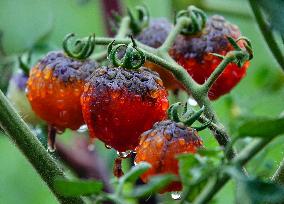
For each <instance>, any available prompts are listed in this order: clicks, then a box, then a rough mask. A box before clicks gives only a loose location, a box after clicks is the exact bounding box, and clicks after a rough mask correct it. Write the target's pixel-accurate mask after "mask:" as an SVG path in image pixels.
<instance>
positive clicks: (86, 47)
mask: <svg viewBox="0 0 284 204" xmlns="http://www.w3.org/2000/svg"><path fill="white" fill-rule="evenodd" d="M74 37H75V34H74V33H70V34H68V35H66V37H65V39H64V41H63V50H64V52H65V53H66V54H67V55H68V56H69V57H71V58H74V59H78V60H83V59H86V58H88V57H89V56H90V55H91V54H92V53H93V51H94V48H95V34H93V35H90V36H89V37H88V38H87V39H78V40H76V41H75V42H74V43H73V45H70V44H71V42H70V41H71V40H72V38H74ZM71 47H72V48H71Z"/></svg>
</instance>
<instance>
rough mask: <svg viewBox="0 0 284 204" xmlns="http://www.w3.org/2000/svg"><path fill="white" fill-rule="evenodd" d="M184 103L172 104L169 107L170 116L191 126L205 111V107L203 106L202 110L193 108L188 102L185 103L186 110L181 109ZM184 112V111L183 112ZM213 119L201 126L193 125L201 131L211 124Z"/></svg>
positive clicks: (171, 118)
mask: <svg viewBox="0 0 284 204" xmlns="http://www.w3.org/2000/svg"><path fill="white" fill-rule="evenodd" d="M181 107H182V104H181V103H180V102H178V103H175V104H172V105H171V106H170V108H169V109H168V117H169V119H170V120H172V121H175V122H177V123H178V122H181V123H183V124H184V125H186V126H191V125H192V124H193V123H194V122H195V121H196V120H198V118H199V117H200V116H201V115H202V113H203V112H204V109H205V107H204V106H202V107H201V109H200V110H198V111H195V110H193V109H192V108H191V107H190V105H189V104H188V103H186V104H185V106H184V110H183V111H181ZM181 112H182V113H181ZM211 122H212V120H209V121H208V122H206V123H204V124H202V125H201V126H199V127H192V128H193V129H195V130H196V131H201V130H204V129H205V128H207V127H208V126H209V125H210V124H211Z"/></svg>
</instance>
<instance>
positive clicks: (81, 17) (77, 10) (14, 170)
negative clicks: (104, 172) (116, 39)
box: [0, 0, 284, 204]
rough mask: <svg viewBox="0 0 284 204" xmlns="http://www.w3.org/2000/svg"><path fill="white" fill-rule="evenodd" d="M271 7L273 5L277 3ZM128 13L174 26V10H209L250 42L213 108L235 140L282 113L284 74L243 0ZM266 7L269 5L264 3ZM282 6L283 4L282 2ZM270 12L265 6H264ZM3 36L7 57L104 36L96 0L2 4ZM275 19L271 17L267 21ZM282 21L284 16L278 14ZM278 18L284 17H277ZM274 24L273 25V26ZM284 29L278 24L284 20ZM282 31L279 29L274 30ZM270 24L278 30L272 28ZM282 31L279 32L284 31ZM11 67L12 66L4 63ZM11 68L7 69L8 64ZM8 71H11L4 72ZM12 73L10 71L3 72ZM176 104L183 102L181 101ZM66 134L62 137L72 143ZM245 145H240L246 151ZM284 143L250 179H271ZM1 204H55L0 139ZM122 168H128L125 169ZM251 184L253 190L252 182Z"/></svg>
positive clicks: (108, 156) (169, 3)
mask: <svg viewBox="0 0 284 204" xmlns="http://www.w3.org/2000/svg"><path fill="white" fill-rule="evenodd" d="M274 1H276V0H274ZM121 2H122V3H123V6H124V11H125V9H126V7H129V8H133V7H135V6H136V5H139V4H141V3H145V4H146V5H147V6H148V7H149V10H150V14H151V15H152V16H153V17H159V16H165V17H168V18H169V19H173V14H174V12H175V11H176V10H179V9H181V8H185V7H186V6H188V5H189V4H195V5H196V6H200V7H201V8H203V9H205V10H207V11H209V14H215V13H219V14H221V15H224V16H225V17H226V18H227V19H229V20H230V21H231V22H233V23H234V24H237V25H238V26H239V27H240V29H241V30H242V33H243V34H244V35H246V36H247V37H249V38H250V39H251V41H252V43H253V47H254V51H255V58H254V59H253V61H252V62H251V66H250V68H249V70H248V73H247V77H245V78H244V79H243V80H242V82H241V83H240V84H239V85H238V86H237V87H236V88H235V89H234V90H233V91H232V92H231V93H230V94H229V95H227V96H224V97H222V98H221V99H220V100H218V101H216V102H214V104H213V105H214V108H215V110H216V112H217V113H218V115H219V117H220V119H221V121H222V122H223V123H224V125H225V126H226V127H227V128H228V130H229V132H230V133H232V134H233V133H234V132H235V130H236V129H237V128H238V126H239V124H240V123H242V121H243V120H244V118H247V117H268V116H269V117H274V118H276V117H278V116H279V114H280V113H281V112H283V110H284V103H283V101H284V86H283V85H284V74H283V72H281V70H280V68H279V67H278V65H277V64H276V62H275V60H274V59H273V57H272V55H271V53H270V52H269V50H268V48H267V46H266V44H265V42H264V41H263V37H262V36H261V33H260V31H259V30H258V28H257V26H256V24H255V22H254V21H253V19H252V18H251V11H250V9H249V7H248V4H247V1H245V0H239V1H234V0H155V1H153V0H137V1H132V0H122V1H121ZM261 2H262V3H263V5H264V6H265V3H267V2H270V1H261ZM279 2H280V1H279ZM268 5H269V3H268ZM0 8H1V12H0V30H1V31H3V33H4V37H3V47H4V50H5V52H6V53H7V54H8V55H9V56H10V57H11V56H12V57H14V55H15V54H22V53H23V52H24V51H26V50H28V49H30V48H31V47H32V46H33V45H34V44H35V42H37V41H38V40H39V39H41V37H42V36H44V35H45V34H46V33H48V32H49V31H50V36H49V38H48V42H49V43H50V44H51V45H52V46H54V47H58V48H59V47H60V46H61V42H62V39H63V37H64V36H65V35H66V34H67V33H70V32H75V33H77V34H78V35H79V36H87V35H89V34H91V33H93V32H95V33H96V35H97V36H102V35H104V34H105V27H104V25H103V22H104V21H103V19H102V16H103V15H102V9H101V5H100V1H95V0H57V1H56V0H48V1H40V0H13V1H11V0H2V1H0ZM267 8H268V10H267V14H268V15H271V16H270V17H271V18H272V19H276V20H277V19H280V18H279V17H278V15H279V13H275V12H273V8H272V7H267ZM272 14H273V15H272ZM281 16H283V15H282V14H281ZM282 19H283V18H282ZM276 20H275V22H276V23H277V21H276ZM282 23H283V21H282ZM277 25H279V24H277ZM277 25H275V27H277ZM281 28H282V29H283V26H282V27H281ZM8 62H9V63H8ZM11 62H12V64H10V63H11ZM13 62H14V59H13V58H12V60H11V58H6V57H5V58H4V57H3V56H1V57H0V86H1V87H0V88H1V89H4V90H5V89H6V88H7V84H8V76H9V75H10V74H11V70H13V66H11V65H14V64H13ZM8 65H9V66H8ZM7 67H9V68H7ZM179 96H180V98H181V100H182V99H184V98H185V97H186V96H185V94H184V93H181V94H180V95H179ZM70 135H71V133H70V131H67V132H66V133H65V134H63V135H62V136H61V137H62V138H66V137H68V138H69V137H70ZM201 136H202V138H203V140H204V145H205V146H206V147H208V148H210V147H215V146H216V144H217V143H216V141H215V139H214V138H213V136H212V135H211V134H210V132H209V131H204V132H202V133H201ZM250 142H251V140H250V139H247V140H244V141H242V145H241V146H243V145H245V144H249V143H250ZM97 146H98V147H97V149H98V151H99V153H100V154H101V156H102V157H103V158H105V160H106V161H107V162H108V166H109V169H111V168H112V167H111V165H112V160H113V158H114V157H115V152H114V151H113V150H107V149H106V148H105V147H104V145H103V144H101V143H99V144H98V145H97ZM283 149H284V138H283V137H278V138H276V139H275V140H274V141H273V142H272V143H271V144H270V145H269V146H268V148H266V149H265V150H263V151H261V153H260V154H259V155H257V156H256V157H255V158H254V159H253V160H252V162H250V163H249V164H248V165H247V168H248V171H249V173H254V174H258V176H259V177H261V178H269V177H270V176H271V174H272V173H273V172H274V171H275V169H276V167H277V165H278V164H279V161H280V160H281V159H282V158H283V156H284V154H283ZM0 152H1V154H0V162H1V165H0V173H1V175H2V176H1V178H0V201H1V203H11V204H13V203H21V204H25V203H26V204H33V203H43V204H44V203H48V204H52V203H56V201H55V199H54V197H53V196H52V195H51V193H50V191H49V190H48V188H47V187H46V186H45V185H44V184H43V182H42V181H41V180H40V178H39V176H38V175H36V172H35V171H34V170H33V169H32V168H31V167H30V165H29V164H28V162H27V161H26V160H25V159H24V157H23V156H22V155H21V154H20V152H19V151H18V150H17V149H16V148H15V147H14V146H13V145H12V144H11V143H10V142H9V141H8V140H7V139H6V138H5V136H3V135H0ZM124 164H125V165H124V167H123V168H125V169H128V168H129V164H128V163H127V162H124ZM249 184H251V183H249ZM234 191H235V185H232V182H230V183H229V184H227V185H226V187H225V188H223V189H222V191H221V192H220V193H219V194H218V196H217V197H216V199H215V201H216V203H233V202H234ZM160 199H161V200H162V202H163V203H172V202H173V201H172V200H171V199H170V196H163V197H161V198H160Z"/></svg>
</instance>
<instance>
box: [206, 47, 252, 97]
mask: <svg viewBox="0 0 284 204" xmlns="http://www.w3.org/2000/svg"><path fill="white" fill-rule="evenodd" d="M246 54H247V53H246V52H245V51H230V52H228V53H227V54H226V56H225V58H224V59H223V60H222V62H221V63H220V64H219V65H218V66H217V67H216V69H215V70H214V71H213V72H212V74H211V75H210V76H209V77H208V79H207V80H206V82H205V83H204V84H203V85H202V86H203V87H204V90H203V92H206V93H208V91H209V90H210V88H211V87H212V86H213V84H214V83H215V82H216V80H217V79H218V78H219V76H220V75H221V74H222V72H223V71H224V70H225V68H226V67H227V65H228V64H229V63H231V62H233V61H234V60H235V59H236V58H238V57H242V56H244V55H246Z"/></svg>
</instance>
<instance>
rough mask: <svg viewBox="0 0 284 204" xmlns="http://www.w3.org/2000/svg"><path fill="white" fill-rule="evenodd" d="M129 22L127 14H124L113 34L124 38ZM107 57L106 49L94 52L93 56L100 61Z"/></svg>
mask: <svg viewBox="0 0 284 204" xmlns="http://www.w3.org/2000/svg"><path fill="white" fill-rule="evenodd" d="M129 24H130V18H129V17H128V16H125V17H123V18H122V20H121V23H120V27H119V30H118V32H117V34H116V35H115V38H124V37H125V36H126V35H127V33H128V31H129ZM106 57H107V51H106V50H104V51H102V52H100V53H96V54H95V55H94V57H93V59H94V60H96V61H101V60H103V59H105V58H106Z"/></svg>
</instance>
